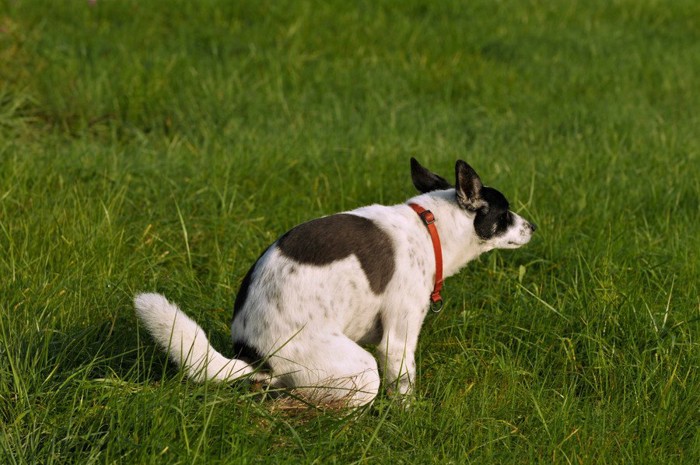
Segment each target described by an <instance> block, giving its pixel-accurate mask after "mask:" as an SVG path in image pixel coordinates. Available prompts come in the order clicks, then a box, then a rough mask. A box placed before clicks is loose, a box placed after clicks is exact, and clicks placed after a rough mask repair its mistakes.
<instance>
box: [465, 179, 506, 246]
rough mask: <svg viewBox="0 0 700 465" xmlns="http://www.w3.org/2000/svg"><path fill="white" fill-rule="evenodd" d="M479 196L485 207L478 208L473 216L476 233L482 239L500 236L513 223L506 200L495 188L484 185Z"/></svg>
mask: <svg viewBox="0 0 700 465" xmlns="http://www.w3.org/2000/svg"><path fill="white" fill-rule="evenodd" d="M480 195H481V198H482V199H483V200H484V201H485V202H486V205H487V206H486V207H482V208H479V209H478V210H477V211H476V217H475V218H474V229H475V230H476V234H477V235H478V236H479V237H480V238H481V239H483V240H488V239H491V238H493V237H497V236H501V235H503V234H505V232H506V231H507V230H508V228H510V227H511V226H512V225H513V220H514V218H513V215H512V214H511V213H510V211H509V207H510V206H509V204H508V200H506V198H505V196H504V195H503V194H501V193H500V192H499V191H497V190H496V189H493V188H491V187H484V188H482V189H481V194H480Z"/></svg>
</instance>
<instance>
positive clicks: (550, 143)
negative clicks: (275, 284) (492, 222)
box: [0, 0, 700, 464]
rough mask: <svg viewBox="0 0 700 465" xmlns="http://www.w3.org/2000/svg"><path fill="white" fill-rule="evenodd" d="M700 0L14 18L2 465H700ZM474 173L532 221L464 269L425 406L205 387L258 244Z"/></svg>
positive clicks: (0, 221) (431, 320) (430, 363)
mask: <svg viewBox="0 0 700 465" xmlns="http://www.w3.org/2000/svg"><path fill="white" fill-rule="evenodd" d="M699 108H700V3H698V2H697V1H695V0H685V1H684V0H678V1H673V2H671V1H669V2H659V1H654V0H639V1H638V0H618V1H607V0H605V1H603V0H593V1H583V0H579V1H564V0H557V1H534V0H533V1H527V2H520V1H499V2H495V1H487V0H474V1H464V2H458V1H447V0H446V1H440V2H431V1H427V0H406V1H388V0H387V1H384V0H378V1H361V2H348V1H339V0H329V1H302V0H299V1H291V0H290V1H237V2H215V1H208V0H205V1H201V2H185V1H165V0H155V1H148V2H145V1H135V0H119V1H117V0H112V1H110V0H97V1H94V2H89V1H77V0H76V1H70V2H58V1H54V2H49V1H41V2H40V1H27V0H25V1H20V0H0V463H3V464H20V463H21V464H24V463H27V464H34V463H42V464H50V463H55V464H66V463H80V464H87V463H134V464H144V463H168V464H174V463H182V464H192V463H202V464H205V463H206V464H217V463H227V464H228V463H287V462H289V463H309V464H311V463H315V464H333V463H338V464H349V463H391V464H401V463H420V464H422V463H439V464H448V463H455V464H462V463H476V464H489V463H522V464H527V463H555V464H565V463H571V464H588V463H609V464H619V463H630V464H640V463H659V464H669V463H688V464H694V463H699V462H700V374H699V373H700V370H699V365H700V297H699V294H700V233H699V232H698V221H699V219H700V218H699V217H700V208H699V200H698V197H699V192H700V116H699V115H700V113H699V110H698V109H699ZM411 156H415V157H417V158H418V159H419V160H420V161H421V162H422V163H423V164H425V165H426V166H428V167H430V168H431V169H433V170H435V171H437V172H440V173H442V174H444V175H446V176H450V177H451V173H452V172H453V169H454V168H453V167H454V162H455V160H456V159H457V158H463V159H465V160H467V161H468V162H469V163H470V164H472V166H474V167H475V168H476V170H477V171H478V172H479V173H480V174H481V176H482V179H483V180H484V181H485V182H486V184H489V185H493V186H496V187H498V188H499V189H500V190H502V191H503V192H504V193H506V195H507V196H508V197H509V198H510V200H511V203H512V205H513V206H514V209H515V210H516V211H518V212H519V213H521V214H522V215H523V216H525V217H527V218H529V219H531V220H532V221H534V222H535V223H537V224H538V226H539V228H538V231H537V234H536V235H535V238H534V239H533V241H532V242H531V243H530V244H529V245H528V246H526V247H525V248H523V249H520V250H517V251H495V252H491V253H489V254H487V255H485V256H482V257H481V259H480V260H478V261H476V262H474V263H471V264H470V265H469V266H468V267H467V268H466V269H465V270H463V271H462V272H461V273H460V274H459V275H457V276H454V277H452V278H451V279H450V280H448V281H447V284H446V289H445V291H444V292H443V295H444V296H445V298H446V306H445V308H444V309H443V311H442V312H441V313H438V314H433V315H430V316H429V317H428V318H427V320H426V323H425V325H424V327H423V331H422V333H421V339H420V343H419V348H418V355H417V364H418V380H417V385H416V397H415V401H414V403H413V407H412V408H411V409H409V410H405V409H403V408H401V406H400V405H398V403H397V402H396V401H395V399H393V398H391V397H387V396H386V395H382V396H380V398H379V399H378V400H377V401H376V402H375V403H374V405H373V406H371V407H370V408H367V409H363V410H361V411H358V412H354V413H348V412H338V411H320V410H315V409H311V408H309V409H288V408H285V405H284V404H283V403H280V402H276V401H273V400H269V399H261V395H260V393H259V392H257V391H255V390H254V389H252V388H251V386H249V385H247V384H245V383H238V384H235V385H233V386H218V385H214V384H205V385H196V384H194V383H192V382H188V381H186V380H183V378H182V376H181V374H180V373H178V371H177V370H176V369H175V368H174V367H173V366H172V364H169V363H168V361H167V359H166V357H165V355H164V354H163V353H162V352H160V351H159V350H158V349H157V347H156V346H155V344H154V342H153V341H152V340H151V339H150V337H148V335H147V334H145V332H144V331H143V329H141V328H140V327H139V325H138V324H137V321H136V318H135V315H134V312H133V309H132V298H133V296H134V294H135V293H137V292H139V291H158V292H162V293H164V294H165V295H167V296H168V297H169V298H170V299H172V300H173V301H175V302H177V303H179V304H180V305H181V306H182V308H183V309H185V310H186V311H187V313H188V314H189V315H191V316H192V317H193V318H195V319H196V320H197V321H198V322H200V324H201V325H202V326H203V327H204V328H205V329H206V331H207V332H208V333H209V334H210V336H211V340H212V342H213V344H214V345H215V346H216V347H217V348H219V349H220V350H222V352H223V353H225V354H227V355H231V347H230V343H229V334H228V323H229V321H230V318H231V311H232V304H233V300H234V299H235V296H236V292H237V289H238V286H239V284H240V282H241V280H242V278H243V276H244V275H245V273H246V271H247V270H248V267H249V266H250V265H251V264H252V263H253V261H254V260H255V258H256V257H257V256H258V254H259V253H260V252H261V251H262V250H263V249H264V248H265V247H266V246H267V245H268V244H269V243H270V242H272V241H273V240H274V239H276V238H277V237H278V236H279V235H280V234H281V233H283V232H284V231H286V230H287V229H289V228H290V227H292V226H294V225H295V224H297V223H299V222H301V221H304V220H307V219H311V218H314V217H316V216H319V215H324V214H329V213H333V212H337V211H341V210H344V209H351V208H355V207H357V206H361V205H365V204H369V203H374V202H378V203H399V202H403V201H404V200H405V199H406V198H408V197H409V196H412V195H413V193H414V189H413V187H412V185H411V182H410V176H409V168H408V167H409V158H410V157H411Z"/></svg>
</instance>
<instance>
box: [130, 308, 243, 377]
mask: <svg viewBox="0 0 700 465" xmlns="http://www.w3.org/2000/svg"><path fill="white" fill-rule="evenodd" d="M134 306H135V307H136V314H137V315H138V316H139V318H140V319H141V321H142V322H143V324H144V326H146V328H147V329H148V332H149V333H151V336H153V339H155V340H156V342H157V343H158V345H160V346H161V347H162V348H163V349H164V350H165V351H166V352H168V354H170V358H171V359H172V360H173V361H174V362H175V363H177V364H178V366H179V367H180V368H181V369H182V370H184V371H185V373H186V374H187V376H188V377H189V378H191V379H193V380H195V381H198V382H203V381H205V380H213V381H231V380H234V379H236V378H240V377H242V376H245V375H247V374H250V373H253V371H254V370H253V367H252V366H250V365H249V364H247V363H246V362H244V361H243V360H237V359H228V358H226V357H224V356H223V355H221V354H220V353H219V352H217V351H216V349H214V347H212V346H211V344H209V341H208V340H207V336H206V335H205V334H204V330H203V329H202V328H201V327H200V326H199V325H198V324H197V323H195V322H194V321H193V320H192V319H190V318H189V317H188V316H187V315H185V313H184V312H183V311H182V310H180V309H179V308H178V307H177V305H175V304H172V303H170V302H168V300H167V299H166V298H165V297H163V296H162V295H160V294H139V295H137V296H136V298H135V299H134Z"/></svg>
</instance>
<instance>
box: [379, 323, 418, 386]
mask: <svg viewBox="0 0 700 465" xmlns="http://www.w3.org/2000/svg"><path fill="white" fill-rule="evenodd" d="M404 318H405V317H404ZM421 322H422V321H419V322H412V321H407V320H406V319H403V318H402V319H401V321H400V322H384V335H383V337H382V340H381V342H380V343H379V346H378V358H379V363H380V366H381V367H382V373H383V375H384V381H385V382H386V383H387V384H386V386H387V391H388V392H389V393H390V394H393V393H398V394H401V395H409V394H410V393H411V391H412V389H413V381H414V379H415V376H416V361H415V351H416V345H417V343H418V333H419V331H420V323H421ZM387 323H389V324H387ZM392 323H393V324H392Z"/></svg>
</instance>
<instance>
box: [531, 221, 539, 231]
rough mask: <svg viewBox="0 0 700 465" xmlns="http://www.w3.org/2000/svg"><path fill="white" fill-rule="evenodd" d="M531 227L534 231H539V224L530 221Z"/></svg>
mask: <svg viewBox="0 0 700 465" xmlns="http://www.w3.org/2000/svg"><path fill="white" fill-rule="evenodd" d="M530 229H532V232H535V231H537V225H536V224H535V223H530Z"/></svg>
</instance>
